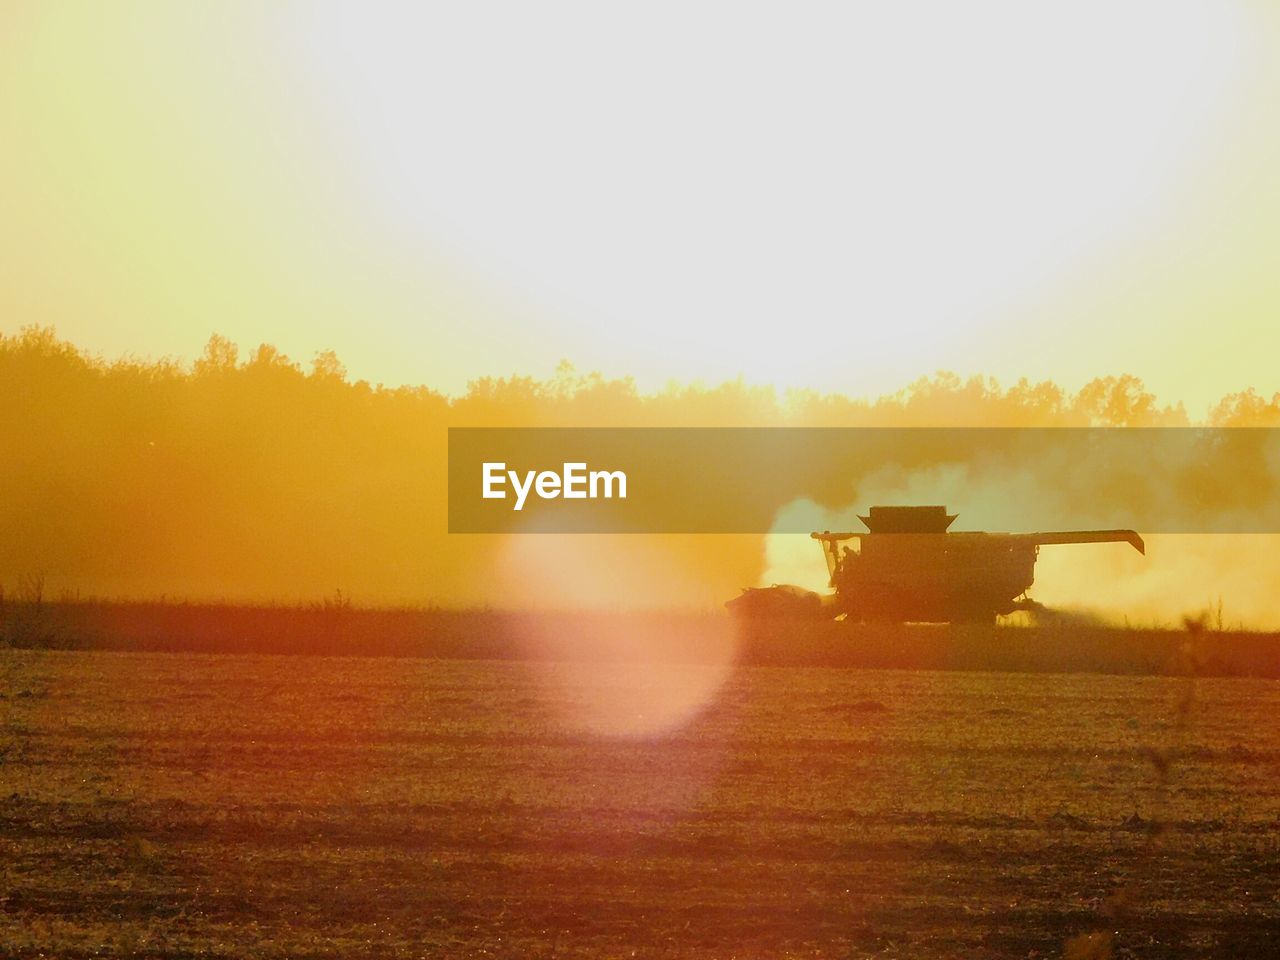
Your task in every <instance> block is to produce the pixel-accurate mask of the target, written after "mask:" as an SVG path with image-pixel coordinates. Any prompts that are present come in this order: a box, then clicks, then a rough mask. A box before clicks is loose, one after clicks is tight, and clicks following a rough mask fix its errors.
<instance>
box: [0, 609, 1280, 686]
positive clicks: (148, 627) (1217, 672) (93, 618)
mask: <svg viewBox="0 0 1280 960" xmlns="http://www.w3.org/2000/svg"><path fill="white" fill-rule="evenodd" d="M636 635H642V636H643V637H645V643H644V644H643V645H640V646H639V647H637V645H636V644H634V643H631V642H629V640H628V639H626V638H630V637H634V636H636ZM619 637H620V638H624V639H623V641H622V642H613V641H612V640H611V639H610V638H619ZM1184 642H1185V631H1183V630H1182V629H1172V628H1170V629H1156V628H1149V629H1132V628H1128V627H1110V626H1105V625H1101V624H1079V623H1055V624H1050V625H1047V626H1041V627H1015V626H1001V627H998V628H996V629H995V630H994V631H992V630H983V629H981V628H978V629H975V628H950V627H947V626H943V625H909V626H871V625H853V624H844V623H835V622H819V623H796V622H794V621H781V622H775V623H768V622H765V623H763V624H758V625H756V626H754V627H752V628H751V629H750V630H749V631H746V632H745V633H744V632H742V631H741V630H739V628H738V627H737V626H735V624H734V623H733V622H731V620H730V619H729V618H728V617H726V616H724V615H723V614H721V613H718V612H701V613H700V612H680V611H672V612H634V613H627V612H616V613H584V612H562V613H530V612H512V611H500V610H451V609H440V608H417V609H415V608H406V609H368V608H360V607H356V606H353V605H352V603H351V600H350V598H349V597H347V596H345V595H344V594H342V593H341V592H338V593H335V594H333V595H331V596H329V597H326V598H324V599H322V600H321V601H319V602H316V603H300V604H297V605H293V606H288V605H274V606H244V605H233V604H208V603H205V604H194V603H165V602H107V601H72V600H59V601H56V602H50V601H49V600H47V599H44V598H43V597H40V598H37V599H34V600H33V599H32V598H31V596H30V595H29V590H28V593H22V592H20V593H19V594H17V595H15V596H12V597H9V598H8V599H4V598H3V597H0V648H3V647H4V646H12V647H17V648H20V649H74V650H114V651H135V652H143V651H169V652H183V653H242V654H323V655H350V656H375V657H383V656H390V657H439V658H448V659H473V660H474V659H479V660H565V659H576V660H582V659H586V660H599V661H622V660H628V659H635V658H636V657H637V656H640V657H641V658H643V659H655V658H656V659H661V660H665V661H669V662H680V663H683V662H701V661H705V660H706V659H707V658H708V656H710V657H712V658H714V657H715V656H717V651H719V650H720V649H721V648H722V647H724V646H726V645H731V646H733V648H734V649H735V651H736V659H737V661H738V662H740V663H747V664H755V665H769V666H838V667H859V668H900V669H913V670H993V671H1008V672H1034V673H1041V672H1049V673H1076V672H1096V673H1108V674H1134V675H1137V674H1149V675H1164V676H1180V675H1181V674H1182V673H1183V669H1184V668H1183V655H1182V647H1183V644H1184ZM1199 650H1200V653H1199V658H1198V666H1197V669H1198V671H1199V674H1200V675H1201V676H1254V677H1273V678H1280V634H1275V633H1257V632H1248V631H1225V630H1205V631H1204V632H1203V637H1202V642H1201V643H1200V645H1199ZM708 651H710V652H708Z"/></svg>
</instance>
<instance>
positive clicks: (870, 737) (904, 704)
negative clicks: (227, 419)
mask: <svg viewBox="0 0 1280 960" xmlns="http://www.w3.org/2000/svg"><path fill="white" fill-rule="evenodd" d="M1277 717H1280V684H1277V683H1275V682H1274V681H1270V680H1260V679H1242V678H1219V679H1205V678H1201V679H1198V680H1189V679H1181V678H1176V677H1139V676H1101V675H1085V674H1057V675H1054V674H1037V675H1030V674H1016V673H982V672H936V671H904V670H870V669H863V670H854V669H833V668H823V667H794V666H793V667H769V666H743V665H740V664H739V665H730V666H727V667H726V666H724V665H720V666H715V665H696V664H683V665H681V664H667V665H663V666H658V665H653V664H643V663H626V664H619V663H614V664H609V663H597V664H583V663H565V662H552V661H539V662H520V661H486V660H445V659H438V660H436V659H413V658H397V659H392V658H338V657H287V656H246V655H204V654H192V653H186V654H159V653H120V652H100V651H99V652H90V651H40V650H12V649H9V650H4V649H0V955H3V956H5V957H14V958H27V957H59V958H79V957H166V958H177V957H335V958H336V957H356V956H360V957H448V958H454V957H460V958H461V957H534V958H537V957H633V956H634V957H652V958H684V957H695V958H703V957H705V958H711V957H718V958H730V957H740V958H772V957H814V958H816V957H840V958H846V957H862V956H878V957H924V958H930V957H955V956H966V957H1057V956H1064V955H1066V956H1072V957H1101V956H1108V955H1110V956H1116V957H1234V956H1240V957H1267V956H1277V955H1280V721H1278V720H1277Z"/></svg>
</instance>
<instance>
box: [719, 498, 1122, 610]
mask: <svg viewBox="0 0 1280 960" xmlns="http://www.w3.org/2000/svg"><path fill="white" fill-rule="evenodd" d="M858 519H860V520H861V521H862V522H863V523H864V524H866V526H867V530H868V531H869V532H867V533H848V532H841V533H832V532H831V531H829V530H824V531H822V532H821V533H813V534H810V536H812V537H813V539H814V540H817V541H819V542H820V543H821V544H822V552H823V553H824V554H825V555H826V559H827V571H828V572H829V573H830V575H831V578H830V586H831V587H832V588H834V590H835V593H834V594H829V595H823V594H819V593H815V592H814V591H812V590H806V589H804V588H803V587H795V586H790V585H775V586H772V587H748V588H746V589H744V590H743V591H742V595H741V596H738V597H735V598H734V599H732V600H730V601H729V602H728V603H727V604H725V606H727V607H728V608H729V609H730V610H731V611H732V612H733V613H735V614H738V615H741V616H745V617H748V618H751V619H754V618H757V617H779V616H781V617H798V618H804V619H832V618H835V617H839V616H841V615H843V616H844V617H845V618H846V619H849V620H865V621H886V622H899V623H902V622H908V621H914V622H921V623H953V622H958V623H992V622H994V620H995V618H996V616H997V615H1000V614H1006V613H1013V612H1014V611H1015V610H1034V609H1035V608H1036V607H1037V606H1038V605H1037V604H1036V603H1035V602H1034V601H1033V600H1031V599H1030V598H1028V597H1027V595H1026V593H1027V590H1029V589H1030V588H1031V584H1032V582H1033V580H1034V579H1035V578H1034V571H1035V564H1036V557H1037V556H1038V554H1039V552H1040V548H1041V547H1042V546H1047V545H1050V544H1059V543H1112V542H1124V543H1128V544H1131V545H1132V546H1133V548H1134V549H1135V550H1137V551H1138V552H1139V553H1142V554H1145V553H1146V546H1145V544H1144V543H1143V542H1142V537H1140V536H1138V534H1137V533H1136V532H1135V531H1133V530H1068V531H1056V532H1049V533H978V532H972V533H970V532H948V528H949V527H950V526H951V524H952V522H954V521H955V519H956V515H955V514H949V513H947V508H946V507H937V506H931V507H872V508H871V511H870V514H869V515H868V516H865V517H859V518H858Z"/></svg>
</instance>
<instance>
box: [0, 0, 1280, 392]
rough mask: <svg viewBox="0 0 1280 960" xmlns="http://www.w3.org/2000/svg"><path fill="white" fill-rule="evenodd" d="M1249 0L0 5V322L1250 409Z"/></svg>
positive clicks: (426, 376)
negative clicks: (1027, 382)
mask: <svg viewBox="0 0 1280 960" xmlns="http://www.w3.org/2000/svg"><path fill="white" fill-rule="evenodd" d="M1277 54H1280V11H1278V10H1277V9H1276V8H1275V7H1274V5H1269V4H1267V3H1264V2H1262V0H1256V2H1254V0H1182V2H1171V0H1160V2H1093V0H1080V2H1073V3H1070V4H1066V3H1062V4H1057V5H1052V6H1050V5H1040V4H1037V5H1031V4H1025V3H1018V2H977V3H972V4H964V5H958V4H944V3H933V4H923V3H902V4H870V3H812V2H808V3H805V2H802V3H787V4H781V3H762V4H733V5H731V4H709V3H693V4H689V3H680V4H674V3H671V4H666V3H654V4H644V5H636V6H634V7H630V8H627V9H619V8H616V7H612V6H605V5H599V4H589V3H581V4H576V3H551V4H545V5H544V4H539V5H531V4H525V5H517V4H510V5H503V4H491V3H485V2H477V3H468V4H454V5H440V6H438V7H437V6H432V7H427V6H423V5H417V4H413V5H410V4H404V5H393V4H333V3H323V2H315V3H270V4H263V3H235V2H228V3H218V4H212V3H210V4H173V3H168V2H128V0H121V2H117V3H112V4H97V3H88V2H82V3H72V2H67V3H15V2H12V0H0V143H3V144H4V148H3V149H2V150H0V330H4V331H13V330H16V329H18V328H19V327H21V326H24V325H26V324H40V325H53V326H55V327H56V329H57V331H58V332H59V334H60V335H62V336H64V337H66V338H68V339H70V340H72V341H74V342H75V343H77V344H78V345H80V346H83V347H86V348H89V349H90V350H93V351H95V352H98V353H101V354H102V355H104V356H107V357H117V356H122V355H128V354H134V355H139V356H147V357H156V356H163V355H169V356H174V357H178V358H182V359H191V358H194V357H195V356H197V355H198V354H199V352H200V350H201V349H202V347H203V345H204V343H205V341H206V340H207V339H208V337H209V335H210V334H211V333H214V332H218V333H221V334H224V335H226V336H228V337H230V338H231V339H232V340H235V341H237V342H239V343H240V344H241V345H242V347H245V348H248V347H251V346H253V345H256V344H257V343H259V342H269V343H273V344H275V345H276V346H278V347H279V348H281V349H282V350H283V351H285V352H286V353H288V354H289V355H291V356H292V357H294V358H295V359H297V360H300V361H302V362H304V363H305V362H307V361H309V360H310V359H311V358H312V357H313V356H314V354H315V353H316V352H317V351H320V350H326V349H333V350H336V351H337V353H338V354H339V356H340V357H341V358H342V359H343V360H344V362H345V363H346V365H347V368H348V369H349V371H350V372H351V374H352V375H353V376H355V377H360V378H366V379H369V380H371V381H374V382H385V383H388V384H395V383H413V384H419V383H422V384H427V385H430V386H433V387H435V388H437V389H441V390H444V391H447V392H450V393H457V392H460V391H462V390H464V389H465V387H466V384H467V382H468V381H469V380H471V379H474V378H476V377H480V376H490V375H506V374H511V373H523V374H532V375H538V376H546V375H549V374H550V373H551V372H552V371H553V370H554V368H555V366H556V364H557V362H558V361H560V360H561V359H568V360H569V361H571V362H572V363H574V364H575V365H576V366H577V367H578V368H579V369H582V370H600V371H602V372H604V373H606V374H607V375H611V376H634V377H635V378H636V379H637V380H638V382H639V383H640V384H641V386H642V387H645V388H647V389H655V388H659V387H661V386H662V385H664V384H665V383H666V382H668V381H669V380H672V379H675V380H680V381H691V380H701V381H707V382H715V381H719V380H722V379H726V378H733V377H738V376H742V377H743V378H745V379H746V380H748V381H750V382H754V383H772V384H775V385H777V386H779V387H790V386H799V387H808V388H814V389H819V390H834V391H839V392H842V393H846V394H849V395H853V396H875V395H879V394H882V393H885V392H889V391H893V390H896V389H898V388H900V387H902V386H903V385H905V384H906V383H908V382H910V381H911V380H914V379H915V378H917V377H919V376H922V375H925V374H929V373H932V372H934V371H936V370H939V369H948V370H953V371H956V372H959V373H961V374H964V375H969V374H987V375H992V376H995V377H997V378H999V379H1000V380H1002V381H1004V382H1012V381H1014V380H1016V379H1018V378H1019V377H1022V376H1027V377H1030V378H1032V379H1036V380H1039V379H1053V380H1055V381H1057V382H1059V383H1060V384H1062V385H1063V386H1065V387H1067V388H1068V389H1073V388H1075V387H1078V386H1079V385H1080V384H1082V383H1084V382H1085V381H1087V380H1089V379H1091V378H1092V377H1095V376H1100V375H1106V374H1115V373H1133V374H1136V375H1138V376H1140V377H1142V378H1143V379H1144V380H1145V381H1146V382H1147V384H1148V386H1149V387H1150V388H1151V389H1152V390H1154V391H1155V392H1156V393H1157V394H1158V395H1159V396H1160V397H1161V398H1162V399H1163V400H1166V401H1171V402H1172V401H1183V402H1185V403H1186V404H1187V407H1188V410H1189V411H1190V412H1191V413H1192V415H1193V416H1197V415H1201V414H1202V413H1203V412H1204V411H1205V410H1206V409H1207V407H1208V406H1209V405H1210V404H1212V403H1213V402H1214V401H1215V400H1217V399H1218V398H1220V397H1221V396H1223V395H1224V394H1226V393H1230V392H1234V391H1238V390H1241V389H1244V388H1246V387H1254V388H1257V389H1258V390H1259V391H1260V392H1262V393H1264V394H1266V395H1270V394H1271V393H1273V392H1275V391H1277V390H1280V370H1277V368H1276V365H1275V363H1274V359H1273V358H1274V357H1275V356H1277V355H1280V324H1278V323H1276V322H1275V319H1276V317H1277V313H1278V308H1280V269H1278V268H1280V263H1277V260H1280V125H1278V124H1276V122H1275V119H1274V118H1275V116H1276V115H1277V113H1278V111H1280V56H1278V55H1277Z"/></svg>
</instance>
